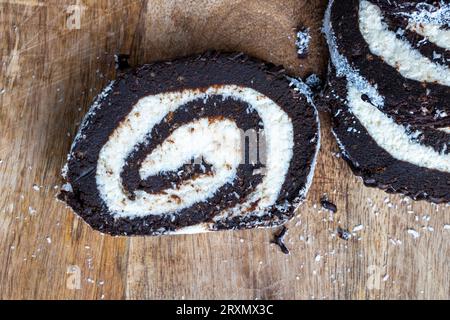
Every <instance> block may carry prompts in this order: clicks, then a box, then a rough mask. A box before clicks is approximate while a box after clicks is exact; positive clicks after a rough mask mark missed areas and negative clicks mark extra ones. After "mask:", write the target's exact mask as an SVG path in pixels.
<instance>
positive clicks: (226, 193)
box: [60, 52, 318, 235]
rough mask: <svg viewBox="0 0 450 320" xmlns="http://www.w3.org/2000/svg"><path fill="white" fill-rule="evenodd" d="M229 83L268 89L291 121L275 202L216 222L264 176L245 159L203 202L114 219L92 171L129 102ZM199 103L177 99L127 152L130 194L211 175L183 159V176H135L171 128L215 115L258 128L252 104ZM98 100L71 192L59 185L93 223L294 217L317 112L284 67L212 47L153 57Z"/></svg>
mask: <svg viewBox="0 0 450 320" xmlns="http://www.w3.org/2000/svg"><path fill="white" fill-rule="evenodd" d="M227 84H234V85H238V86H244V87H250V88H253V89H255V90H256V91H258V92H260V93H262V94H264V95H266V96H267V97H269V98H270V99H272V100H273V101H275V102H276V103H277V104H278V105H279V106H280V107H281V108H282V109H283V110H284V111H285V112H286V113H287V114H288V116H289V117H290V119H291V121H292V124H293V127H294V150H293V157H292V159H291V162H290V166H289V170H288V173H287V175H286V177H285V181H284V184H283V186H282V190H281V192H280V194H279V197H278V200H277V202H276V204H275V205H274V206H272V207H270V208H267V210H266V211H265V212H263V215H262V216H258V214H260V212H248V213H246V214H245V215H242V216H237V217H234V218H227V219H222V220H219V221H216V222H214V221H213V218H214V217H215V216H216V215H217V214H218V213H219V212H220V210H221V209H223V208H229V207H231V206H232V205H233V204H235V203H236V202H237V201H238V200H239V199H237V198H236V196H235V194H238V195H239V196H240V197H239V198H241V197H243V198H245V195H246V194H248V193H249V192H250V191H251V190H252V189H254V187H255V186H256V185H257V184H259V183H260V182H261V179H262V177H261V175H258V174H256V175H252V174H251V173H252V172H253V169H255V168H259V167H260V166H261V164H244V165H240V166H239V168H238V173H237V178H236V180H235V181H234V182H235V183H234V184H232V185H231V184H229V185H224V186H223V187H222V188H221V190H218V192H216V193H215V195H214V196H213V197H212V198H210V199H208V202H202V203H197V204H195V205H193V206H192V207H190V208H187V209H183V210H182V212H177V213H176V214H168V215H161V216H151V215H150V216H146V217H143V218H134V219H129V218H114V217H113V216H112V215H111V214H110V212H109V211H108V208H107V206H106V205H105V203H104V201H103V200H102V199H101V197H100V195H99V191H98V189H97V185H96V179H95V172H96V166H97V161H98V155H99V152H100V150H101V148H102V147H103V145H104V144H105V143H106V142H107V141H108V138H109V136H110V135H111V133H112V132H113V131H114V130H115V129H116V128H117V126H118V125H119V123H120V122H121V121H123V119H124V118H125V117H126V116H127V115H128V113H129V112H130V111H131V109H132V107H133V106H134V105H135V104H136V103H137V102H138V100H139V99H141V98H143V97H145V96H148V95H154V94H158V93H161V92H168V91H178V90H182V89H199V88H200V89H201V88H204V89H207V88H208V87H210V86H214V85H227ZM201 103H203V102H199V101H197V103H192V104H186V105H185V106H181V107H180V108H179V109H178V110H177V111H176V112H175V113H174V114H172V115H171V116H170V119H165V120H164V121H162V122H161V123H159V124H158V125H157V127H155V128H154V129H155V130H157V131H158V134H157V135H152V139H153V138H154V139H155V140H154V141H152V140H150V142H149V143H147V144H145V145H141V146H137V148H136V152H134V153H132V154H131V155H130V156H129V158H128V159H127V160H128V165H127V166H126V167H124V170H123V172H122V179H123V181H124V188H125V189H126V191H127V192H128V193H129V196H130V198H131V199H132V197H133V192H134V191H135V190H137V189H143V190H146V191H147V192H152V193H157V192H161V189H164V188H165V187H166V186H167V185H168V183H169V182H172V179H174V178H177V179H178V180H177V181H173V182H175V183H177V182H179V181H182V180H185V179H190V178H192V177H194V176H195V175H199V174H208V172H209V171H210V168H209V169H208V164H207V163H203V166H198V165H194V164H193V165H185V167H183V168H181V169H187V170H185V171H186V172H185V173H184V175H181V176H179V175H176V177H175V174H174V172H173V173H165V174H164V175H157V176H153V177H150V178H149V179H146V180H145V181H142V180H140V178H139V177H138V175H137V170H138V167H139V164H140V162H142V160H143V159H144V158H145V156H146V155H147V154H149V152H151V150H153V148H154V147H155V146H156V145H157V144H158V143H161V142H162V141H164V139H165V138H166V137H167V136H168V135H169V134H170V132H172V131H173V128H174V127H177V126H179V125H182V124H183V123H187V122H190V121H193V120H195V119H199V118H202V117H207V118H208V119H212V121H213V120H214V119H215V118H216V117H223V118H228V119H230V120H232V121H234V122H235V123H236V124H237V126H238V127H239V128H243V129H247V128H255V129H259V128H261V125H260V123H261V121H260V119H259V116H258V115H257V113H256V112H250V113H248V112H246V115H243V111H244V110H247V109H248V107H249V106H248V105H246V104H245V103H242V102H238V101H236V100H233V99H223V97H221V96H211V97H210V98H209V99H206V102H204V104H203V107H204V108H199V109H196V106H198V105H199V104H201ZM97 104H98V108H96V110H95V112H93V113H90V114H89V115H88V117H87V119H85V121H84V123H85V124H86V123H87V125H85V126H83V127H82V130H81V132H80V136H83V139H80V140H78V141H75V143H74V145H73V147H72V150H71V157H69V161H68V170H67V181H68V182H69V183H70V184H71V186H72V190H73V191H72V192H68V191H63V192H61V194H60V198H61V199H63V200H64V201H66V202H67V203H68V204H69V205H70V206H71V207H72V208H73V209H74V211H75V212H76V213H77V214H79V215H80V216H81V217H82V218H83V219H84V220H85V221H86V222H87V223H88V224H90V225H91V226H92V227H93V228H94V229H96V230H99V231H101V232H104V233H109V234H112V235H158V234H165V233H170V232H173V231H176V230H177V229H180V228H183V227H187V226H191V225H196V224H202V223H207V224H208V225H209V226H212V227H210V228H211V229H213V230H218V229H242V228H252V227H256V226H276V225H279V224H282V223H284V222H285V221H286V220H287V219H289V218H291V217H292V216H293V214H294V210H295V208H296V205H297V204H298V203H299V202H300V201H301V200H302V197H303V196H304V195H303V194H302V193H301V191H302V189H303V188H304V187H305V185H306V183H307V180H308V176H309V173H310V171H311V170H312V169H313V164H314V157H315V153H316V148H317V145H318V123H317V114H316V111H315V109H314V108H313V107H312V106H310V105H309V104H308V103H307V101H306V98H305V97H304V96H302V95H300V94H298V93H297V92H296V91H294V89H293V88H290V87H289V80H287V78H286V74H285V71H284V70H283V69H282V68H281V67H276V66H273V65H270V64H266V63H264V62H262V61H259V60H256V59H253V58H250V57H248V56H246V55H243V54H235V53H229V54H225V53H217V52H208V53H206V54H203V55H200V56H193V57H187V58H182V59H179V60H175V61H171V62H158V63H154V64H149V65H144V66H142V67H140V68H138V69H135V70H131V71H128V72H126V73H124V74H121V75H120V76H119V77H118V79H117V80H116V81H115V83H114V84H113V85H112V88H111V91H110V92H109V93H108V94H107V95H106V96H103V97H100V98H99V100H98V101H97ZM214 104H215V106H214ZM144 116H145V115H144ZM208 170H209V171H208ZM242 200H244V199H242ZM286 203H288V204H291V205H288V206H287V207H286V210H279V209H277V206H285V205H286Z"/></svg>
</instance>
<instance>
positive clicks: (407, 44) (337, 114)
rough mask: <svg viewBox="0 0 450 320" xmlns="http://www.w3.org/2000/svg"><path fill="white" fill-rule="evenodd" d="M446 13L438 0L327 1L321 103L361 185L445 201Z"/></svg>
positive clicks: (449, 143) (449, 111) (448, 169)
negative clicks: (326, 63)
mask: <svg viewBox="0 0 450 320" xmlns="http://www.w3.org/2000/svg"><path fill="white" fill-rule="evenodd" d="M449 12H450V4H448V3H445V2H443V1H425V2H424V1H388V0H371V1H368V0H349V1H330V2H329V5H328V8H327V12H326V16H325V21H324V32H325V34H326V38H327V42H328V46H329V50H330V54H331V65H330V68H329V76H328V83H327V88H326V90H325V101H326V103H327V104H328V106H329V108H330V110H331V112H332V118H333V132H334V134H335V136H336V139H337V141H338V143H339V146H340V148H341V150H342V153H343V155H344V157H345V158H346V160H347V161H348V162H349V163H350V165H351V166H352V168H353V170H354V172H355V173H356V174H357V175H360V176H361V177H362V178H363V179H364V182H365V184H366V185H369V186H377V187H379V188H382V189H385V190H386V191H388V192H398V193H403V194H406V195H408V196H411V197H412V198H413V199H427V200H429V201H433V202H437V203H440V202H449V201H450V154H449V150H450V130H449V129H450V68H449V60H448V56H449V53H450V52H449V50H450V29H449V20H450V16H449V14H448V13H449ZM438 57H439V59H438Z"/></svg>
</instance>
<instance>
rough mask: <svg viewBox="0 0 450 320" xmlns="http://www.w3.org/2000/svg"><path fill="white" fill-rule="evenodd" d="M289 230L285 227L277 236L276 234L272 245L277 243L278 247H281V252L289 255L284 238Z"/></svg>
mask: <svg viewBox="0 0 450 320" xmlns="http://www.w3.org/2000/svg"><path fill="white" fill-rule="evenodd" d="M286 232H287V228H286V227H285V226H283V228H282V229H281V231H280V232H279V233H277V234H275V237H274V239H273V240H272V243H275V244H276V245H277V246H279V247H280V249H281V251H282V252H283V253H284V254H289V249H288V248H287V247H286V245H285V244H284V237H285V236H286Z"/></svg>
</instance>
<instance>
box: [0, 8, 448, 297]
mask: <svg viewBox="0 0 450 320" xmlns="http://www.w3.org/2000/svg"><path fill="white" fill-rule="evenodd" d="M227 1H228V0H214V1H212V0H210V1H206V0H195V1H193V2H192V3H191V4H190V5H188V6H186V5H183V1H159V0H149V1H145V0H124V1H114V0H108V1H106V0H105V1H94V0H92V1H77V0H49V1H41V0H0V58H1V63H0V159H1V160H0V194H1V196H0V298H2V299H5V298H27V299H32V298H35V299H44V298H50V299H82V298H84V299H125V298H126V299H140V298H147V299H153V298H168V299H174V298H175V299H177V298H178V299H183V298H186V299H200V298H241V299H247V298H248V299H270V298H273V299H350V298H357V299H364V298H375V299H396V298H402V299H407V298H420V299H422V298H424V299H429V298H439V299H449V298H450V272H449V265H450V259H449V258H450V230H449V224H450V207H449V206H445V205H439V206H437V205H432V204H429V203H425V202H412V201H411V200H408V199H405V198H404V197H402V196H398V195H388V194H386V193H384V192H382V191H379V190H376V189H371V188H367V187H364V185H363V184H362V182H361V181H360V180H359V179H358V178H356V177H354V176H353V175H352V174H351V172H350V169H349V168H348V166H347V165H346V163H345V162H344V161H343V160H342V159H341V158H340V157H339V156H337V152H338V149H337V146H336V144H335V142H334V140H333V139H332V136H331V134H330V123H329V119H328V116H327V115H325V114H322V115H321V120H322V121H321V125H322V148H321V152H320V156H319V160H318V164H317V170H316V174H315V177H314V184H313V186H312V189H311V191H310V193H309V195H308V200H307V201H306V203H305V204H304V205H303V206H302V207H301V208H300V210H299V211H298V217H297V218H295V219H293V220H292V221H291V222H290V223H289V224H288V227H289V231H288V234H287V236H286V244H287V246H288V247H289V249H290V251H291V254H290V255H285V254H283V253H282V252H281V251H280V250H279V248H278V247H277V246H275V245H274V244H271V243H270V241H271V239H272V237H273V234H274V232H275V230H271V229H260V230H247V231H229V232H217V233H210V234H200V235H186V236H164V237H147V238H142V237H141V238H125V237H110V236H107V235H102V234H100V233H98V232H96V231H93V230H92V229H91V228H90V227H89V226H88V225H87V224H85V223H84V222H83V221H82V220H81V219H79V218H77V217H76V216H75V215H74V214H73V213H72V212H71V210H69V209H68V208H66V207H65V205H64V204H63V203H61V202H57V201H56V200H55V195H56V194H57V193H58V188H59V186H60V184H61V178H60V169H61V168H62V166H63V164H64V162H65V155H66V154H67V152H68V150H69V146H70V143H71V141H72V138H73V136H74V134H75V132H76V129H77V126H78V124H79V122H80V120H81V118H82V116H83V114H84V113H85V112H86V110H87V108H88V107H89V105H90V103H91V101H92V99H93V97H94V96H95V95H96V94H97V93H98V92H99V91H100V90H101V88H102V87H103V86H104V85H105V84H106V83H107V82H108V80H110V79H113V78H114V76H115V68H114V54H116V53H122V54H131V61H132V63H133V64H140V63H145V62H148V61H150V60H152V59H157V58H162V57H170V56H176V55H180V54H185V53H186V52H197V51H201V50H204V49H205V48H206V47H207V46H208V43H209V41H211V37H214V36H215V38H214V43H215V44H216V45H215V46H217V47H219V48H222V49H236V50H243V49H246V50H247V51H249V52H250V53H252V54H254V55H258V56H260V57H262V58H265V59H267V60H270V61H273V62H285V64H286V65H287V67H288V68H289V69H290V70H291V71H292V72H294V73H297V74H298V75H304V74H307V73H309V72H312V71H315V72H320V71H323V70H324V67H325V63H326V60H325V56H324V55H322V54H319V53H317V52H313V53H314V54H312V55H311V56H310V57H309V58H308V59H307V60H303V61H297V60H295V61H294V60H293V59H292V57H295V48H293V49H292V50H293V51H292V52H291V51H286V50H284V49H283V48H284V47H285V46H288V45H292V41H293V39H292V34H293V32H294V31H292V32H291V33H290V34H289V35H286V36H283V37H278V36H277V35H275V36H274V33H273V32H276V30H277V28H284V27H286V25H289V24H290V23H293V22H292V21H293V20H292V19H291V20H289V19H287V18H286V16H287V17H288V18H289V14H291V15H292V17H294V18H293V19H294V20H295V19H296V18H295V17H297V16H298V17H303V18H302V19H303V20H302V19H300V18H299V19H298V21H294V23H298V24H301V23H305V21H304V17H305V15H306V16H308V15H309V16H311V19H313V20H314V19H315V20H314V21H317V23H316V24H314V23H313V26H314V30H313V32H316V33H318V32H319V27H318V25H319V24H320V21H319V18H318V17H319V16H321V15H322V12H321V10H323V4H324V2H325V1H321V0H319V1H309V5H306V4H301V5H296V4H295V3H298V2H295V1H290V0H286V1H283V0H277V1H259V2H258V1H256V0H255V1H239V0H229V1H228V3H226V2H227ZM230 3H232V5H230ZM300 3H303V2H300ZM203 4H205V5H203ZM206 4H207V5H206ZM290 5H292V6H294V7H295V6H296V7H295V10H290V9H289V10H290V11H289V12H290V13H289V14H287V15H286V14H284V15H278V13H277V12H279V11H282V10H283V9H281V8H283V7H286V8H290V7H289V6H290ZM187 7H189V8H187ZM314 7H317V8H318V9H315V10H314V11H313V9H314ZM198 8H201V9H198ZM225 8H227V9H226V10H225ZM196 9H198V10H196ZM202 10H203V11H202ZM308 10H309V11H308ZM199 12H200V13H199ZM202 12H207V14H202ZM218 16H220V17H221V18H220V19H219V20H218V18H217V17H218ZM78 17H80V19H78ZM292 17H291V18H292ZM286 19H287V20H286ZM306 22H307V21H306ZM233 26H234V27H233ZM252 28H253V29H252ZM180 30H182V31H183V32H180ZM202 30H206V31H204V32H202ZM258 30H259V31H258ZM265 33H267V34H265ZM266 37H269V38H270V37H271V38H270V41H267V39H268V38H266ZM202 39H203V40H202ZM317 39H318V38H317ZM314 41H317V42H316V43H315V45H314V46H315V47H319V48H322V49H321V50H324V49H323V47H320V44H321V41H323V40H320V39H318V40H314ZM322 44H323V42H322ZM172 47H173V48H172ZM324 194H327V195H328V198H329V199H330V200H331V201H332V202H334V203H335V204H336V205H337V207H338V211H337V213H336V214H330V213H329V212H328V211H325V210H323V209H321V206H320V198H321V197H322V196H323V195H324ZM339 227H341V228H343V229H346V230H349V231H350V232H353V236H352V237H351V239H349V240H347V241H346V240H343V239H341V238H339V237H338V236H337V229H338V228H339Z"/></svg>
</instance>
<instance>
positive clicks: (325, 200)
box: [320, 197, 337, 213]
mask: <svg viewBox="0 0 450 320" xmlns="http://www.w3.org/2000/svg"><path fill="white" fill-rule="evenodd" d="M320 204H321V205H322V207H323V208H325V209H327V210H330V211H331V212H333V213H336V212H337V206H336V205H335V204H334V203H332V202H330V201H328V198H327V197H322V199H320Z"/></svg>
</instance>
